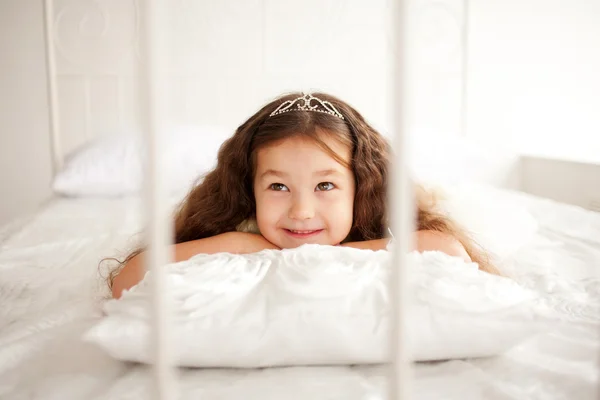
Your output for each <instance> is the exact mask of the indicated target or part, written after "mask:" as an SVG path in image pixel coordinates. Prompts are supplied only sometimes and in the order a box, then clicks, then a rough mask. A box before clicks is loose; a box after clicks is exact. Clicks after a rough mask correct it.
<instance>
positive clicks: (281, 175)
mask: <svg viewBox="0 0 600 400" xmlns="http://www.w3.org/2000/svg"><path fill="white" fill-rule="evenodd" d="M268 175H274V176H277V177H279V178H285V177H286V176H288V174H286V173H285V172H282V171H277V170H275V169H268V170H266V171H265V172H263V173H262V174H260V179H263V178H264V177H265V176H268Z"/></svg>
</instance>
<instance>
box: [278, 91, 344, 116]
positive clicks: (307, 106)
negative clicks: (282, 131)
mask: <svg viewBox="0 0 600 400" xmlns="http://www.w3.org/2000/svg"><path fill="white" fill-rule="evenodd" d="M313 102H315V103H316V104H312V103H313ZM294 106H295V107H294ZM289 111H314V112H322V113H325V114H330V115H333V116H335V117H338V118H340V119H344V116H343V115H342V114H341V113H340V112H339V111H338V110H336V108H335V107H334V106H333V104H331V103H330V102H328V101H326V100H321V99H319V98H318V97H315V96H313V95H312V94H310V93H307V94H305V95H304V96H300V97H298V98H296V99H294V100H288V101H284V102H283V103H281V105H280V106H279V107H277V109H276V110H275V111H273V112H272V113H271V114H269V117H272V116H274V115H277V114H283V113H286V112H289Z"/></svg>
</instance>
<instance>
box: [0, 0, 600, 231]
mask: <svg viewBox="0 0 600 400" xmlns="http://www.w3.org/2000/svg"><path fill="white" fill-rule="evenodd" d="M140 1H141V0H100V1H93V0H54V11H55V14H54V22H55V30H54V34H55V38H56V40H55V43H54V46H55V52H56V67H57V71H56V75H57V82H58V97H59V103H60V128H61V131H60V140H61V144H62V150H63V152H64V153H65V154H68V153H69V152H70V151H73V150H74V149H76V148H78V147H80V146H81V145H83V144H84V143H86V142H88V141H89V140H90V139H91V138H93V137H96V136H101V135H107V134H120V133H123V132H132V131H136V130H139V123H140V121H139V118H140V116H139V114H140V110H139V104H140V101H139V98H138V93H139V91H138V87H137V82H138V79H137V68H138V64H137V63H138V62H139V59H140V58H139V35H140V31H139V22H140V21H139V19H140V10H139V4H140ZM391 2H392V0H376V1H365V0H351V1H341V0H325V1H318V0H311V1H303V2H297V1H275V0H247V1H242V0H227V1H218V2H213V1H200V0H198V1H194V0H175V1H172V2H170V4H171V13H170V18H171V28H172V29H171V31H170V32H169V34H170V35H171V38H172V46H171V48H172V54H171V60H170V64H171V73H172V87H171V96H170V99H169V103H170V105H171V107H170V111H171V116H172V118H173V121H174V122H175V123H176V124H183V125H196V124H204V125H213V124H217V125H220V126H224V127H226V128H227V129H228V131H229V132H231V131H233V129H234V128H235V127H236V126H237V125H238V124H240V123H241V122H242V121H243V120H244V119H245V118H246V117H248V116H249V115H251V114H252V113H253V112H254V111H255V110H256V109H257V108H258V107H259V106H261V105H262V104H264V102H265V101H266V100H268V99H271V98H273V97H275V96H277V95H278V94H280V93H281V92H284V91H290V90H313V89H320V90H324V91H328V92H331V93H332V94H335V95H338V96H339V97H341V98H343V99H344V100H347V101H348V102H349V103H351V104H352V105H354V106H355V107H356V108H357V109H359V110H360V111H361V112H362V113H363V114H364V116H365V117H366V118H367V119H368V120H369V121H370V122H372V123H373V124H374V125H375V126H376V127H378V128H380V129H381V130H382V131H384V132H385V131H386V127H387V126H389V125H390V123H389V121H390V120H391V115H392V113H393V110H391V109H389V102H388V99H389V97H390V92H389V89H390V85H389V74H390V73H391V71H389V65H390V48H389V32H390V30H389V25H388V21H389V19H388V18H389V10H390V4H391ZM412 4H413V18H414V20H415V32H414V34H413V37H416V38H417V41H416V43H415V48H416V53H415V54H414V56H415V57H414V61H415V62H416V64H415V65H416V68H415V71H416V74H415V75H414V81H413V82H414V87H413V88H412V89H413V93H415V94H416V95H415V97H414V104H413V112H412V114H411V118H412V120H413V121H414V132H416V135H415V136H417V139H418V141H420V143H419V147H418V149H417V150H416V151H415V154H413V159H415V160H416V161H415V162H416V163H417V164H419V167H423V166H425V167H431V166H433V167H434V169H435V168H437V167H438V166H439V165H436V163H437V164H441V165H442V166H443V165H447V164H448V163H455V164H460V163H462V164H461V166H460V168H456V169H448V168H442V169H441V170H443V172H444V173H446V175H451V176H452V178H453V179H455V178H456V177H457V174H459V173H458V172H457V171H463V172H460V174H463V173H464V174H466V175H468V178H474V179H476V180H479V181H485V182H489V183H492V184H495V185H500V186H505V187H511V188H516V189H525V190H528V191H532V192H534V189H535V190H537V189H540V185H542V186H543V185H545V186H544V187H542V188H541V189H540V190H538V192H537V194H541V195H547V196H549V197H555V198H556V197H557V196H559V195H560V193H561V192H563V191H564V190H565V189H564V187H562V186H560V185H557V184H556V183H555V182H554V181H553V180H552V179H551V178H552V177H551V176H550V175H549V174H545V173H544V172H543V170H544V169H543V168H542V169H541V171H542V172H540V168H528V169H527V168H524V167H523V165H524V164H523V162H524V161H523V160H520V158H519V155H520V154H526V155H529V156H533V157H534V162H535V161H536V160H537V159H538V158H539V157H549V158H561V159H567V160H575V161H579V162H584V163H587V164H586V165H587V166H588V167H589V166H590V165H592V164H593V162H594V160H595V161H596V162H597V161H598V160H597V156H598V154H600V148H599V146H600V144H599V142H598V141H597V140H595V138H596V137H598V133H600V116H598V113H597V111H596V110H598V109H600V103H599V102H600V100H599V99H600V96H597V95H596V93H599V92H600V76H599V75H598V73H597V72H596V71H598V70H600V43H599V41H600V24H598V23H597V21H600V5H599V4H600V3H598V2H594V1H586V0H576V1H573V2H568V3H565V2H560V1H551V2H545V1H544V2H542V1H541V0H526V1H519V2H516V1H508V2H498V1H496V2H487V1H483V0H470V1H466V0H443V1H432V0H414V1H413V2H412ZM42 10H43V2H42V1H41V0H35V1H33V0H32V1H17V0H6V1H2V2H0V14H1V17H0V18H1V21H2V24H0V30H1V32H2V39H0V43H1V48H0V51H1V52H2V60H3V62H2V64H1V66H0V68H1V75H2V77H1V78H0V79H1V82H2V93H3V94H2V96H1V98H2V100H1V101H2V108H1V111H0V113H1V114H0V115H2V118H1V119H0V135H1V139H0V140H1V143H0V144H1V147H0V154H1V155H2V160H1V162H2V170H1V172H0V174H1V175H0V176H1V177H2V185H3V194H4V199H3V201H2V208H1V210H0V222H4V221H7V220H9V219H11V218H13V217H15V216H18V215H21V214H24V213H26V212H27V211H28V210H31V209H32V208H33V207H35V206H37V205H39V204H41V203H42V201H43V200H44V199H46V198H48V197H49V196H50V189H49V187H50V183H51V155H50V154H49V143H50V139H49V131H48V109H47V107H48V103H47V96H46V77H45V73H46V70H45V60H44V53H43V49H44V47H43V18H42V15H43V14H42ZM465 22H466V23H467V25H464V24H465ZM465 29H466V30H465ZM465 34H466V36H465ZM467 39H468V40H467ZM465 44H467V46H465ZM465 76H466V77H467V79H464V78H465ZM463 93H466V97H463ZM457 138H461V140H463V142H462V143H460V142H459V144H456V141H455V139H457ZM465 140H467V141H465ZM473 142H476V143H477V145H474V144H473ZM436 143H437V146H433V145H434V144H436ZM479 145H482V146H483V147H484V150H481V149H480V148H479V147H478V146H479ZM459 153H460V154H459ZM462 153H466V157H463V158H462V159H460V158H461V157H462V155H463V154H462ZM459 159H460V160H459ZM525 160H527V159H525ZM23 165H27V167H28V169H27V170H25V169H24V168H23ZM555 166H556V165H555ZM591 168H592V169H591V171H592V172H591V175H590V173H589V172H586V173H587V174H588V176H589V180H591V181H593V180H594V179H595V177H599V178H598V179H599V180H600V172H599V171H600V170H599V168H600V167H593V165H592V167H591ZM437 170H440V168H437ZM465 170H466V171H467V172H464V171H465ZM15 171H19V173H18V174H16V173H15ZM532 171H535V173H534V172H532ZM570 171H571V174H575V175H574V176H572V177H571V178H569V180H571V181H572V180H573V179H575V178H577V176H578V174H579V173H580V172H578V170H577V168H575V169H571V170H570ZM540 173H541V175H540ZM531 182H536V184H537V186H536V187H534V186H533V185H532V184H531ZM598 187H600V185H598ZM536 188H537V189H536ZM542 189H543V190H542ZM580 189H581V187H580ZM587 190H588V192H586V193H585V194H581V195H577V196H575V197H574V198H573V199H571V198H569V199H564V200H565V201H567V200H568V201H570V202H575V203H576V204H581V205H584V206H589V204H591V202H592V201H593V200H594V199H596V198H600V193H596V192H594V189H590V187H588V188H587ZM596 190H598V191H600V189H596Z"/></svg>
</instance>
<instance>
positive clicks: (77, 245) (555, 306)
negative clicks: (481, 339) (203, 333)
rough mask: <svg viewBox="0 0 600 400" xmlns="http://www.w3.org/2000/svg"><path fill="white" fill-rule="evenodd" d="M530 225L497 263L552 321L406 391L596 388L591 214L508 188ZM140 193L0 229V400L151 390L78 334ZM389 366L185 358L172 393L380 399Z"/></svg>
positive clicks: (70, 202) (125, 238)
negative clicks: (201, 365) (533, 228)
mask: <svg viewBox="0 0 600 400" xmlns="http://www.w3.org/2000/svg"><path fill="white" fill-rule="evenodd" d="M509 195H510V196H511V197H513V198H515V199H517V200H518V201H519V202H520V203H521V204H523V205H525V206H526V207H527V209H528V210H529V212H530V213H531V214H532V215H533V216H534V217H535V219H536V220H537V221H538V224H539V230H538V233H537V234H536V235H535V237H533V238H532V239H531V241H530V242H529V243H528V244H527V245H526V246H524V247H523V248H521V249H520V250H519V251H517V252H516V253H514V254H513V255H512V256H511V257H509V259H507V260H505V261H504V262H503V265H502V268H503V269H504V270H505V271H507V272H508V273H510V275H511V276H513V277H514V279H515V280H517V281H518V282H519V283H521V284H522V285H524V286H527V287H530V288H533V289H535V290H539V291H543V292H544V293H550V294H551V296H550V299H551V300H550V301H549V302H548V304H547V310H548V314H549V315H552V316H553V318H555V320H556V329H553V330H551V331H549V332H545V333H543V334H541V335H538V336H536V337H534V338H532V339H531V340H528V341H527V342H525V343H523V344H521V345H519V346H517V347H515V348H513V349H512V350H510V351H508V352H507V353H505V354H503V355H500V356H497V357H491V358H484V359H473V360H452V361H445V362H430V363H418V364H416V365H415V370H414V381H413V387H414V394H415V396H414V398H415V399H440V398H444V399H592V398H596V394H597V393H596V387H597V386H598V371H599V368H598V360H599V357H600V356H599V355H600V348H599V347H600V345H599V344H600V340H599V338H598V332H599V329H600V327H599V321H600V279H599V278H598V271H600V265H599V264H600V214H598V213H594V212H591V211H587V210H583V209H581V208H578V207H573V206H568V205H564V204H559V203H556V202H553V201H550V200H543V199H539V198H535V197H532V196H528V195H524V194H518V193H510V194H509ZM140 222H141V204H140V202H139V201H138V200H136V199H130V198H129V199H65V198H59V199H55V200H54V201H52V202H50V203H49V204H48V205H46V206H45V207H44V208H43V209H41V210H40V211H39V212H38V213H36V214H33V215H31V216H29V217H27V218H24V219H21V220H19V221H15V222H13V223H11V224H10V225H7V226H4V227H2V228H0V303H1V304H2V307H1V308H0V398H1V399H61V400H62V399H147V398H149V397H150V394H151V384H150V383H151V380H152V376H151V373H150V372H149V369H148V368H147V367H146V366H142V365H134V364H126V363H121V362H118V361H116V360H113V359H112V358H110V357H109V356H107V355H106V354H104V353H103V352H102V351H101V350H99V349H98V348H96V347H94V346H93V345H92V344H89V343H85V342H83V341H82V340H81V336H82V334H83V333H84V332H85V331H86V330H87V329H88V328H89V327H90V326H91V325H93V324H94V323H95V322H96V321H97V320H98V318H100V317H101V311H100V310H101V309H100V306H101V303H102V301H103V299H104V298H105V297H106V296H107V295H108V291H107V289H106V286H105V284H104V281H103V278H102V275H103V274H104V273H105V271H103V269H102V267H101V266H100V267H99V266H98V262H99V261H100V260H101V259H102V258H103V257H107V256H115V255H117V256H119V255H125V254H126V252H127V250H128V249H129V248H131V247H132V246H134V245H135V242H136V238H137V236H136V233H137V232H138V230H139V228H140V226H141V225H140ZM386 375H387V368H386V366H384V365H371V366H330V367H328V366H321V367H288V368H263V369H246V370H234V369H180V370H179V371H178V376H179V381H178V392H179V398H181V399H197V398H202V399H239V398H244V399H281V398H285V399H307V398H310V399H337V398H339V399H378V398H384V396H385V389H386Z"/></svg>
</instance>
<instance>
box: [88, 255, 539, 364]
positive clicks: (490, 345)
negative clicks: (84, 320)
mask: <svg viewBox="0 0 600 400" xmlns="http://www.w3.org/2000/svg"><path fill="white" fill-rule="evenodd" d="M390 255H391V253H389V252H387V251H377V252H373V251H370V250H358V249H351V248H344V247H333V246H319V245H304V246H302V247H300V248H297V249H288V250H282V251H275V250H265V251H262V252H260V253H256V254H248V255H233V254H227V253H221V254H214V255H197V256H195V257H193V258H192V259H190V260H189V261H184V262H180V263H176V264H171V265H169V266H167V267H166V272H167V279H168V285H169V287H170V291H171V293H172V311H173V318H172V319H171V321H172V324H173V325H172V330H171V332H172V335H173V336H172V339H173V340H172V343H171V344H172V351H173V356H174V361H175V363H176V364H177V365H180V366H191V367H265V366H286V365H323V364H361V363H382V362H386V361H387V360H388V355H389V353H388V351H389V349H388V331H389V328H390V312H391V310H392V307H391V300H390V297H389V293H388V286H387V285H388V283H387V282H388V279H389V272H390V268H389V266H390ZM409 261H410V262H409V265H408V268H409V275H410V279H409V282H408V285H409V290H410V296H408V297H409V299H410V301H411V303H412V307H411V308H410V312H409V313H408V314H407V316H406V320H405V324H406V326H407V327H408V328H409V335H410V338H411V339H412V342H411V343H412V346H411V352H412V354H413V357H414V359H416V360H420V361H424V360H442V359H451V358H466V357H482V356H491V355H495V354H499V353H501V352H503V351H505V350H507V349H508V348H510V347H512V346H514V345H515V344H517V343H519V342H520V341H522V340H523V339H525V338H527V337H529V336H530V335H531V334H533V333H534V332H537V331H538V329H540V327H541V324H540V321H538V320H537V318H536V314H535V312H534V307H533V304H535V303H534V302H532V301H533V300H534V299H535V297H536V295H535V294H534V293H533V292H530V291H528V290H526V289H524V288H522V287H521V286H519V285H517V284H516V283H515V282H513V281H511V280H509V279H507V278H501V277H497V276H492V275H489V274H486V273H484V272H481V271H479V270H478V269H477V265H476V264H466V263H464V262H463V261H462V260H461V259H459V258H455V257H450V256H447V255H445V254H443V253H439V252H426V253H423V254H420V253H416V252H415V253H411V254H410V255H409ZM152 278H153V275H152V274H150V273H149V274H147V275H146V277H145V279H144V280H143V281H142V282H141V283H140V284H138V285H137V286H136V287H134V288H132V289H131V290H130V291H128V292H125V293H124V294H123V296H122V298H121V299H120V300H109V301H108V302H107V303H106V304H105V307H104V311H105V313H106V315H107V316H106V317H105V318H104V319H103V320H101V321H100V322H99V323H98V324H97V325H95V326H94V327H93V328H92V329H91V330H90V331H89V332H88V333H87V334H86V336H85V339H86V340H88V341H91V342H94V343H97V344H98V345H100V346H101V347H102V348H104V349H105V350H106V351H107V352H108V353H109V354H110V355H111V356H113V357H115V358H117V359H121V360H127V361H137V362H144V363H147V362H149V360H150V357H151V355H150V353H149V352H148V348H149V329H150V328H149V324H148V322H149V318H150V316H149V307H150V306H149V304H150V285H151V280H152Z"/></svg>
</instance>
